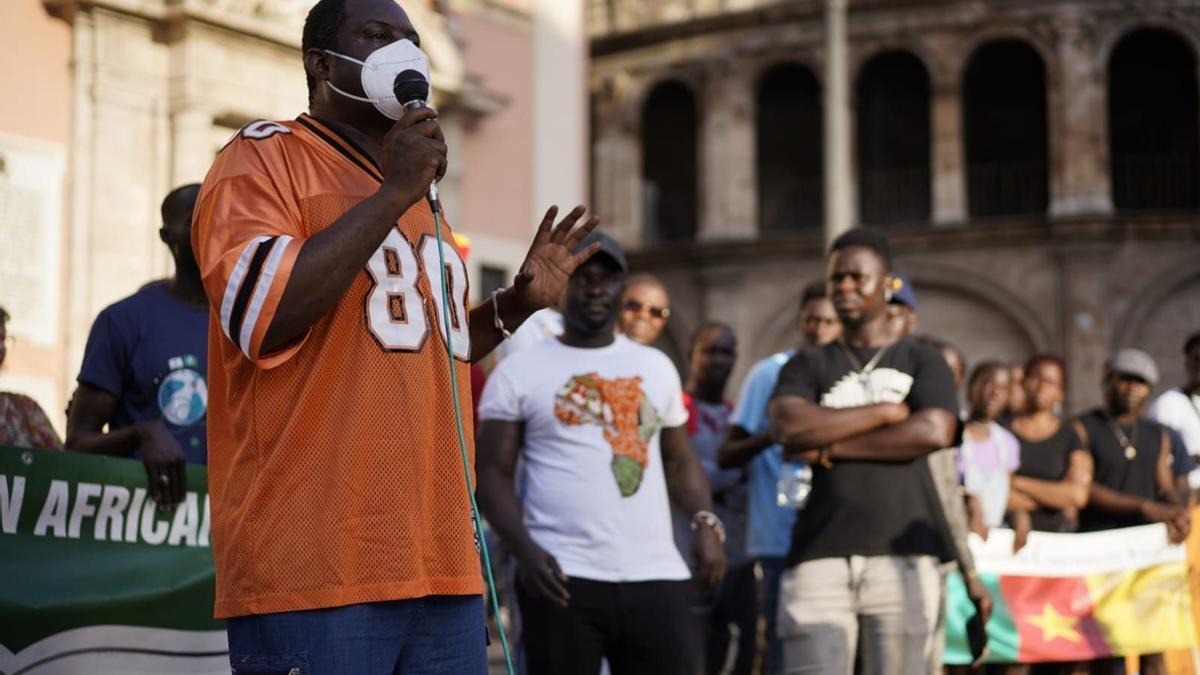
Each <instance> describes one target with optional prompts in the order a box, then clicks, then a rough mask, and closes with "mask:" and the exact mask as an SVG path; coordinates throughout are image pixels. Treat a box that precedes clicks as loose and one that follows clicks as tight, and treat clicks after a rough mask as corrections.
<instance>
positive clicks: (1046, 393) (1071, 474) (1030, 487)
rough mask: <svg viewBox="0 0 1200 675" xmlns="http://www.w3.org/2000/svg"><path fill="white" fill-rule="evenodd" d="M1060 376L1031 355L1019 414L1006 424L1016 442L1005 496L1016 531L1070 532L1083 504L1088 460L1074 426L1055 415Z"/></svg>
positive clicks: (1051, 360)
mask: <svg viewBox="0 0 1200 675" xmlns="http://www.w3.org/2000/svg"><path fill="white" fill-rule="evenodd" d="M1066 375H1067V373H1066V368H1065V367H1064V365H1063V362H1062V360H1061V359H1059V358H1058V357H1056V356H1048V355H1042V356H1035V357H1033V358H1032V359H1030V360H1029V362H1028V363H1026V364H1025V381H1024V383H1023V385H1024V389H1025V396H1026V403H1025V410H1024V412H1022V413H1020V414H1019V415H1017V416H1016V417H1014V418H1013V420H1012V424H1011V426H1010V429H1011V430H1012V432H1013V434H1014V435H1015V436H1016V437H1017V440H1018V441H1020V442H1021V466H1020V468H1018V469H1017V473H1016V474H1015V475H1014V476H1013V482H1012V488H1011V490H1009V498H1008V507H1009V510H1010V511H1011V512H1012V513H1013V515H1012V516H1011V519H1012V521H1013V526H1014V529H1017V530H1018V531H1019V530H1022V529H1024V527H1030V526H1031V527H1032V529H1034V530H1040V531H1046V532H1070V531H1072V530H1074V529H1075V528H1076V527H1077V525H1078V519H1079V510H1080V509H1082V508H1083V507H1084V506H1086V505H1087V499H1088V489H1089V487H1090V485H1091V482H1092V457H1091V455H1090V454H1088V451H1087V450H1086V449H1085V448H1084V447H1083V445H1084V444H1083V442H1082V441H1081V440H1080V435H1079V433H1078V430H1077V429H1076V428H1075V426H1074V423H1073V422H1069V421H1067V420H1064V419H1063V418H1062V417H1061V416H1060V415H1059V414H1058V408H1059V407H1060V406H1061V405H1062V401H1063V396H1064V393H1065V388H1066V387H1065V385H1066ZM1023 526H1024V527H1023Z"/></svg>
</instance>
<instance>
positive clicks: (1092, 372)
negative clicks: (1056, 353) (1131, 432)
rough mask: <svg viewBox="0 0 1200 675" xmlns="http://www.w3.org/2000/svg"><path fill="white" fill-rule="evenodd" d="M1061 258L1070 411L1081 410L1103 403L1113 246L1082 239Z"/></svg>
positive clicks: (1062, 323) (1062, 321) (1062, 322)
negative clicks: (1086, 242)
mask: <svg viewBox="0 0 1200 675" xmlns="http://www.w3.org/2000/svg"><path fill="white" fill-rule="evenodd" d="M1056 255H1057V257H1058V268H1059V284H1060V288H1061V291H1060V293H1061V298H1062V303H1061V306H1060V310H1059V311H1060V312H1061V314H1060V317H1059V325H1060V335H1061V338H1062V342H1061V344H1062V350H1063V351H1062V353H1063V358H1064V359H1065V360H1066V363H1067V400H1066V401H1065V402H1064V407H1065V410H1067V411H1068V412H1070V411H1077V410H1081V409H1083V408H1087V407H1090V406H1094V405H1097V404H1099V403H1100V377H1101V375H1102V373H1103V370H1104V360H1105V359H1106V358H1108V355H1109V344H1110V327H1109V321H1108V316H1107V315H1106V313H1105V310H1106V307H1108V305H1109V304H1110V303H1109V302H1108V297H1107V289H1106V286H1107V278H1108V273H1109V266H1110V264H1111V262H1112V256H1113V251H1112V248H1111V247H1110V246H1107V245H1097V244H1091V245H1087V244H1079V245H1075V246H1069V247H1066V248H1064V249H1062V250H1061V251H1058V252H1057V253H1056Z"/></svg>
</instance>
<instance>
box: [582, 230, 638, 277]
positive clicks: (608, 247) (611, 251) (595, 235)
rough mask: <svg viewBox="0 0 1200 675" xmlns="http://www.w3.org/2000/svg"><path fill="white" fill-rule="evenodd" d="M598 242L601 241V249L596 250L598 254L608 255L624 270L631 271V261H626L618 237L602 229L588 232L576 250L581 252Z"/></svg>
mask: <svg viewBox="0 0 1200 675" xmlns="http://www.w3.org/2000/svg"><path fill="white" fill-rule="evenodd" d="M596 242H600V250H599V251H596V255H605V256H608V257H609V259H610V260H612V261H613V262H614V263H616V265H617V268H618V269H620V270H621V271H622V272H628V271H629V263H628V262H626V261H625V252H624V251H622V250H621V245H620V244H618V243H617V240H616V239H613V238H612V237H610V236H609V235H607V234H605V233H604V232H601V231H600V230H592V231H591V232H590V233H588V236H586V237H584V238H583V241H581V242H579V246H576V247H575V252H576V253H579V252H580V251H582V250H584V249H585V248H587V247H589V246H591V245H592V244H594V243H596Z"/></svg>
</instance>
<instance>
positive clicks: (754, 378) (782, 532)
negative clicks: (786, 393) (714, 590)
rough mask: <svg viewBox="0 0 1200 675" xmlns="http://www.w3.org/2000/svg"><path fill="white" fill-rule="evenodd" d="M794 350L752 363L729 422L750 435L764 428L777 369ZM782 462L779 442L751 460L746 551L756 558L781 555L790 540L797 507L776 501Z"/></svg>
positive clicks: (785, 550) (777, 375)
mask: <svg viewBox="0 0 1200 675" xmlns="http://www.w3.org/2000/svg"><path fill="white" fill-rule="evenodd" d="M795 353H796V350H794V349H793V350H788V351H786V352H780V353H778V354H775V355H773V356H768V357H767V358H765V359H763V360H762V361H759V362H758V363H756V364H754V368H752V369H751V370H750V374H749V375H747V376H746V381H745V382H744V383H743V384H742V393H741V395H739V396H738V401H737V408H736V409H735V410H734V412H733V417H732V418H731V419H730V421H729V422H730V424H733V425H736V426H739V427H741V428H743V429H745V430H746V431H747V432H749V433H750V435H751V436H757V435H758V434H761V433H765V432H766V431H767V426H768V423H767V404H769V403H770V402H771V396H772V394H774V393H775V382H776V380H778V379H779V371H780V370H783V366H784V364H786V363H787V362H788V361H789V360H790V359H791V358H792V356H793V355H795ZM783 464H784V462H783V447H781V446H779V445H772V446H771V447H769V448H767V449H766V450H763V451H762V452H760V453H758V454H757V455H755V457H754V459H752V460H750V482H749V489H750V494H749V513H748V514H747V518H746V530H747V531H746V553H748V554H749V555H750V556H752V557H755V558H764V557H783V556H785V555H787V553H788V547H789V546H790V544H791V541H792V525H793V524H794V523H795V521H796V510H795V509H790V508H781V507H780V506H778V505H777V504H776V501H775V495H776V493H777V490H778V485H779V473H780V471H781V470H782V468H783Z"/></svg>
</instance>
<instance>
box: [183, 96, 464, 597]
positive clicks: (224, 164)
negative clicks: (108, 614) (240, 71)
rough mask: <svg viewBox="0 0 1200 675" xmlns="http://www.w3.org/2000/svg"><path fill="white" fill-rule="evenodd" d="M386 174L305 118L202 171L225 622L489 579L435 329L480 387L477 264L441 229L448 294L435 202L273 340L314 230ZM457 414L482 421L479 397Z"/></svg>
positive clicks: (261, 130) (416, 210)
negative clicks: (475, 405)
mask: <svg viewBox="0 0 1200 675" xmlns="http://www.w3.org/2000/svg"><path fill="white" fill-rule="evenodd" d="M381 176H382V172H381V171H380V169H379V167H378V166H377V165H375V163H374V162H373V161H372V159H371V158H370V156H369V155H367V154H366V153H364V152H362V151H361V149H359V148H358V147H357V146H356V145H355V144H354V143H353V141H351V140H350V139H348V138H346V137H344V136H342V135H340V134H339V133H338V132H337V131H335V130H334V129H333V128H332V127H331V126H329V125H326V124H323V123H322V122H320V121H319V120H317V119H315V118H313V117H310V116H307V115H301V116H300V117H299V118H297V119H296V120H295V121H284V122H265V121H263V122H255V123H253V124H250V125H248V126H247V127H245V128H244V129H242V131H241V132H239V134H238V135H237V136H236V137H234V139H233V140H232V141H230V143H229V144H228V145H227V146H226V147H225V148H224V149H223V150H222V151H221V153H220V154H219V155H218V156H217V159H216V161H215V162H214V163H213V166H212V168H211V169H210V170H209V173H208V176H207V177H206V178H205V180H204V186H203V188H202V189H201V191H200V197H199V199H198V201H197V204H196V212H195V217H194V222H193V231H192V245H193V248H194V249H195V252H196V259H197V261H198V262H199V263H200V270H201V274H202V276H203V279H204V286H205V289H206V291H207V293H208V297H209V299H210V301H211V305H212V314H211V319H210V322H209V324H210V327H209V372H208V377H209V380H208V387H209V390H208V392H209V404H208V405H209V407H208V444H209V451H208V475H209V491H210V499H211V500H212V513H213V516H212V518H213V521H212V545H213V558H214V561H215V563H216V573H217V596H216V612H215V613H216V616H217V617H218V618H225V617H233V616H242V615H246V614H261V613H269V612H282V611H292V610H302V609H314V608H320V607H333V606H340V605H348V604H354V603H361V602H373V601H385V600H398V599H404V598H415V597H421V596H425V595H466V594H478V593H481V592H482V590H483V589H482V583H481V579H480V568H479V556H478V551H477V548H476V541H475V533H474V526H473V524H472V521H471V507H470V502H469V500H468V496H467V490H466V485H465V482H464V479H463V468H462V460H461V458H460V454H459V448H458V435H457V431H456V428H455V422H454V408H453V405H452V403H451V399H450V367H449V360H448V358H447V356H446V337H445V336H444V335H443V333H444V332H445V331H444V330H443V327H442V326H443V324H442V319H443V317H444V316H446V314H445V313H446V312H448V313H449V318H450V321H451V330H450V333H451V336H450V342H451V344H453V346H454V352H455V356H456V357H457V360H456V362H455V376H456V377H457V379H458V387H459V391H460V392H462V393H463V395H464V396H469V392H470V391H471V387H470V373H469V367H468V365H467V362H466V360H467V359H468V358H469V355H470V336H469V334H468V331H467V309H466V308H467V292H468V289H467V272H466V266H465V265H464V264H463V261H462V258H461V256H460V255H459V253H458V251H457V250H456V249H455V248H454V244H453V236H452V233H451V232H450V229H449V227H443V231H442V237H443V240H444V242H445V243H444V247H443V251H444V254H445V262H446V266H445V268H441V269H442V270H443V272H442V273H444V274H446V275H447V278H448V279H449V281H450V287H451V296H452V297H451V301H450V307H448V308H443V307H442V304H443V303H442V295H441V292H440V284H441V277H440V275H439V274H436V273H435V272H437V271H438V270H439V264H438V255H437V248H438V247H437V240H436V239H435V238H434V220H433V214H432V213H431V212H430V210H429V207H428V205H427V204H426V202H425V201H424V200H421V201H420V202H418V203H417V204H414V205H413V206H412V207H411V208H409V209H408V211H407V212H406V213H405V214H404V215H403V216H402V217H401V218H400V219H399V221H398V222H397V224H396V227H395V228H394V229H393V230H391V231H390V232H389V234H388V236H387V238H386V239H385V240H384V241H383V243H382V244H380V246H379V248H378V249H377V250H376V251H375V253H374V255H372V256H371V259H370V260H369V261H368V262H367V264H366V265H365V266H364V267H363V269H362V271H361V272H360V273H359V274H358V275H357V277H356V278H355V279H354V281H353V282H352V283H351V284H350V287H349V289H347V290H346V292H345V294H344V295H343V296H342V298H341V299H340V300H339V301H338V303H337V305H336V306H335V307H334V309H333V311H331V312H330V313H329V314H327V315H326V316H324V317H322V318H321V319H320V320H319V321H317V322H316V323H315V324H314V325H313V326H312V328H310V329H309V331H308V332H307V333H306V334H305V335H304V336H303V337H301V338H300V339H298V340H297V341H295V342H294V343H293V344H291V345H289V346H288V347H287V348H285V349H283V350H281V351H278V352H276V353H272V354H264V353H262V342H263V336H264V335H265V333H266V330H267V327H268V326H269V325H270V323H271V320H272V318H273V317H274V316H275V313H276V311H277V310H278V308H279V305H280V302H281V301H282V296H283V290H284V288H285V287H286V285H287V282H288V278H289V277H290V276H291V273H292V269H293V266H294V265H295V263H296V260H297V257H298V256H299V255H300V252H301V250H302V249H303V247H304V245H305V242H306V241H307V240H308V239H309V238H310V237H313V236H314V235H317V234H319V233H320V232H321V231H323V230H325V229H326V228H327V227H329V226H330V225H331V224H332V223H333V222H334V221H336V220H337V219H338V218H340V217H341V216H342V214H344V213H345V212H346V211H347V210H349V209H350V208H352V207H353V206H354V205H356V204H358V203H359V202H360V201H361V200H362V199H364V198H366V197H368V196H370V195H371V194H373V193H374V192H375V191H376V190H377V189H378V187H379V185H380V182H381V180H382V178H381ZM463 414H464V415H465V416H467V418H466V419H465V420H464V423H465V425H466V429H468V430H469V429H471V428H472V421H471V419H470V414H471V406H470V405H465V406H463ZM467 442H468V447H467V453H468V457H469V458H470V459H471V462H472V465H473V463H474V447H472V446H471V437H470V435H469V434H468V437H467ZM472 481H474V476H472Z"/></svg>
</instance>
